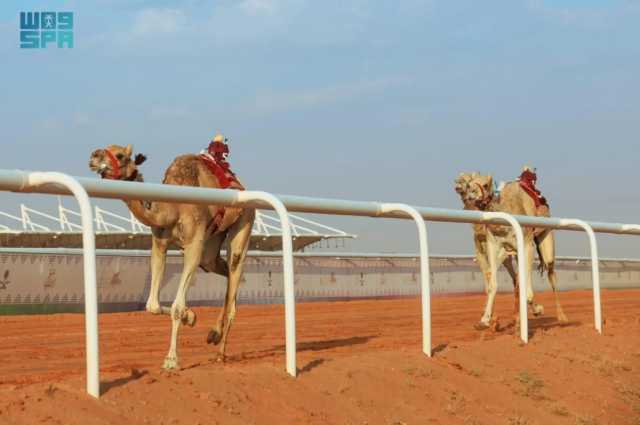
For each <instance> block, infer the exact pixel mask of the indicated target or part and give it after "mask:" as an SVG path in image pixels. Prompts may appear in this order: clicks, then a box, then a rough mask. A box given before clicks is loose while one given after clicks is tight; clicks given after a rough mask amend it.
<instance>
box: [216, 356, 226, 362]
mask: <svg viewBox="0 0 640 425" xmlns="http://www.w3.org/2000/svg"><path fill="white" fill-rule="evenodd" d="M226 360H227V357H226V356H225V355H224V354H218V357H216V362H218V363H224V362H225V361H226Z"/></svg>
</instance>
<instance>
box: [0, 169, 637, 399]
mask: <svg viewBox="0 0 640 425" xmlns="http://www.w3.org/2000/svg"><path fill="white" fill-rule="evenodd" d="M0 190H9V191H14V192H30V193H49V194H58V195H69V194H71V195H73V196H75V197H76V199H77V200H78V202H79V204H80V210H81V214H82V227H83V248H84V265H85V266H84V267H85V268H84V271H85V274H84V279H85V323H86V332H87V335H86V344H87V392H88V393H89V394H91V395H92V396H94V397H99V395H100V386H99V353H98V321H97V296H96V286H97V285H96V276H95V239H94V233H93V218H92V214H91V207H90V204H89V196H92V197H98V198H111V199H123V200H124V199H137V200H149V201H164V202H180V203H191V204H203V205H210V204H216V205H223V206H238V207H248V208H262V209H272V210H274V211H275V212H276V213H277V214H278V216H279V218H280V221H281V223H282V247H283V249H282V255H283V269H284V271H283V275H284V302H285V330H286V332H285V335H286V344H285V347H286V348H285V349H286V369H287V372H288V373H289V374H291V375H292V376H295V375H296V334H295V293H294V285H293V282H294V279H293V249H292V244H291V236H292V235H291V230H290V225H289V220H288V214H287V212H288V211H295V212H307V213H317V214H334V215H352V216H365V217H386V218H402V219H407V218H412V219H414V220H415V221H416V223H417V225H418V232H419V237H420V239H419V241H420V256H421V273H420V274H421V276H420V279H421V288H422V291H421V292H422V294H421V295H422V326H423V351H424V352H425V353H426V354H427V355H431V335H430V331H431V314H430V291H429V287H430V282H429V279H430V274H429V273H428V267H429V265H428V255H429V254H428V249H427V235H426V227H425V226H424V220H429V221H440V222H451V223H479V224H502V225H505V224H506V225H510V226H512V227H513V229H514V231H515V233H516V238H517V245H518V246H517V253H518V256H519V258H524V254H525V251H524V248H525V247H524V236H523V231H522V226H528V227H537V228H548V229H563V230H573V231H580V230H584V231H586V232H587V234H588V235H589V239H590V246H591V259H592V264H593V269H592V270H593V293H594V306H595V308H594V319H595V328H596V329H597V330H598V332H601V330H602V323H601V313H600V287H599V273H598V257H597V245H596V240H595V236H594V234H595V232H600V233H613V234H630V235H640V225H633V224H615V223H587V222H584V221H581V220H576V219H558V218H541V217H529V216H512V215H509V214H505V213H495V212H480V211H464V210H451V209H443V208H428V207H411V206H409V205H406V204H397V203H395V204H385V203H379V202H363V201H348V200H335V199H322V198H310V197H301V196H289V195H278V196H275V195H272V194H269V193H266V192H258V191H235V190H228V189H225V190H221V189H207V188H195V187H185V186H171V185H162V184H154V183H137V182H122V181H113V180H98V179H89V178H83V177H71V176H68V175H66V174H62V173H52V172H26V171H19V170H0ZM518 267H519V270H518V273H519V280H520V287H521V288H526V287H527V280H528V276H527V274H526V273H525V269H524V261H519V262H518ZM519 297H520V298H519V300H520V338H521V339H522V340H523V341H524V342H527V341H528V322H527V308H526V306H527V298H526V291H525V290H521V291H520V294H519Z"/></svg>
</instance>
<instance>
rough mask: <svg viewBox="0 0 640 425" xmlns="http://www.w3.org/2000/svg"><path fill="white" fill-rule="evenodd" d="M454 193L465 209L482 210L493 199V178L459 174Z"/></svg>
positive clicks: (475, 174)
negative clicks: (458, 196) (456, 193)
mask: <svg viewBox="0 0 640 425" xmlns="http://www.w3.org/2000/svg"><path fill="white" fill-rule="evenodd" d="M455 191H456V192H458V195H460V199H462V202H463V203H464V206H465V207H467V208H474V209H476V208H479V209H484V208H485V207H486V206H487V205H488V204H489V202H491V200H492V199H493V177H491V176H489V175H486V176H483V175H481V174H480V173H475V172H474V173H460V174H459V175H458V177H457V178H456V180H455Z"/></svg>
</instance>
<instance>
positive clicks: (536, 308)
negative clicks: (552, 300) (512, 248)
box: [524, 241, 544, 316]
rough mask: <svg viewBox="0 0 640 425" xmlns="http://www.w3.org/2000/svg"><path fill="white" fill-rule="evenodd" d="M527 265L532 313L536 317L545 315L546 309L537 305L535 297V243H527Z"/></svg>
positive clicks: (528, 291) (528, 295) (528, 293)
mask: <svg viewBox="0 0 640 425" xmlns="http://www.w3.org/2000/svg"><path fill="white" fill-rule="evenodd" d="M524 249H525V256H526V258H525V265H526V271H525V273H527V277H528V278H529V279H528V282H527V302H528V303H529V306H530V307H531V311H532V312H533V315H534V316H541V315H542V314H544V307H543V306H542V305H541V304H536V302H535V301H534V299H533V297H534V295H533V261H534V258H533V241H525V248H524Z"/></svg>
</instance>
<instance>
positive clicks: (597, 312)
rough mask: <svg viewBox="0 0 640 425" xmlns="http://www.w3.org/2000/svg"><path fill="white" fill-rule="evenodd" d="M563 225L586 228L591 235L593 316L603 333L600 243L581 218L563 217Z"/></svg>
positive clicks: (588, 234) (589, 226)
mask: <svg viewBox="0 0 640 425" xmlns="http://www.w3.org/2000/svg"><path fill="white" fill-rule="evenodd" d="M560 221H561V223H562V224H563V225H569V226H571V225H573V226H578V227H581V228H583V229H584V231H585V232H586V233H587V236H588V237H589V245H590V246H591V276H592V278H593V318H594V324H595V328H596V330H597V331H598V333H602V304H601V302H600V261H599V259H598V243H597V242H596V234H595V232H594V231H593V228H592V227H591V225H590V224H589V223H587V222H585V221H583V220H579V219H573V218H568V219H561V220H560Z"/></svg>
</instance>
